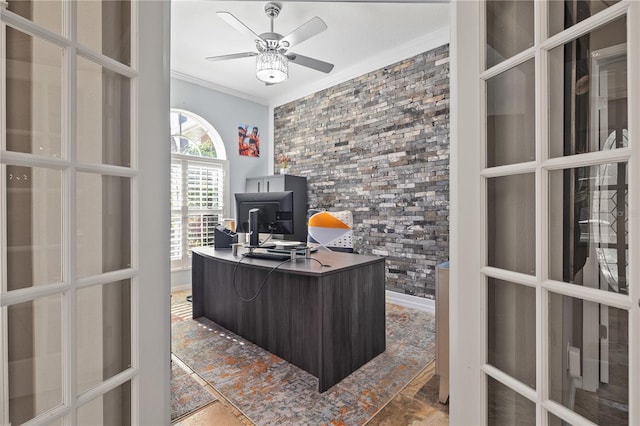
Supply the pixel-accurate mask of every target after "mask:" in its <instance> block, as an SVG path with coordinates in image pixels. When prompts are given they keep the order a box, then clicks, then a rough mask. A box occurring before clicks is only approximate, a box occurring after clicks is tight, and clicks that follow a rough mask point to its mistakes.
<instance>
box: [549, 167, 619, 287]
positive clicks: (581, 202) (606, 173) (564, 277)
mask: <svg viewBox="0 0 640 426" xmlns="http://www.w3.org/2000/svg"><path fill="white" fill-rule="evenodd" d="M628 205H629V200H628V182H627V163H607V164H602V165H598V166H590V167H578V168H575V169H567V170H556V171H552V172H550V173H549V244H550V247H549V277H550V278H551V279H553V280H558V281H564V282H568V283H572V284H578V285H583V286H586V287H592V288H599V289H601V290H606V291H611V292H616V293H623V294H627V292H628V290H627V288H628V276H629V249H628V245H629V208H628Z"/></svg>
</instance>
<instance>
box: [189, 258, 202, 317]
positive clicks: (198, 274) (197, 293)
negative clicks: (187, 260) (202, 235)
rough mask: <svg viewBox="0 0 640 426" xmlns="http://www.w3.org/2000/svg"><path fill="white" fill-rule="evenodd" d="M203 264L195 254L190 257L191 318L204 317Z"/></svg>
mask: <svg viewBox="0 0 640 426" xmlns="http://www.w3.org/2000/svg"><path fill="white" fill-rule="evenodd" d="M204 264H205V258H204V257H203V256H201V255H199V254H197V253H193V255H192V257H191V308H192V310H193V318H198V317H201V316H202V315H204V303H203V300H204V298H203V292H204V286H203V283H204Z"/></svg>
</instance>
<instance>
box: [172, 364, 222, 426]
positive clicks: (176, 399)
mask: <svg viewBox="0 0 640 426" xmlns="http://www.w3.org/2000/svg"><path fill="white" fill-rule="evenodd" d="M215 400H216V398H215V397H214V396H213V395H211V394H210V393H209V392H207V391H206V390H205V389H204V387H202V386H201V385H200V384H199V383H198V382H196V381H195V380H194V379H193V378H192V377H191V374H189V372H187V371H185V370H184V369H183V368H182V367H180V366H179V365H177V363H175V362H172V363H171V421H174V420H178V419H180V418H181V417H184V416H185V415H187V414H189V413H191V412H193V411H196V410H198V409H200V408H202V407H204V406H205V405H208V404H210V403H212V402H213V401H215Z"/></svg>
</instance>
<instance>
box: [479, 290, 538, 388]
mask: <svg viewBox="0 0 640 426" xmlns="http://www.w3.org/2000/svg"><path fill="white" fill-rule="evenodd" d="M487 292H488V294H487V307H488V309H487V316H488V318H487V325H488V326H487V330H488V354H487V356H488V363H489V364H491V365H493V366H494V367H496V368H499V369H500V370H502V371H504V372H505V373H507V374H509V375H511V376H513V377H514V378H516V379H518V380H520V381H521V382H522V383H524V384H526V385H529V386H531V387H532V388H534V389H535V387H536V291H535V289H534V288H532V287H527V286H523V285H518V284H514V283H510V282H507V281H502V280H497V279H494V278H489V280H488V286H487Z"/></svg>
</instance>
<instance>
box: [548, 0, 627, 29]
mask: <svg viewBox="0 0 640 426" xmlns="http://www.w3.org/2000/svg"><path fill="white" fill-rule="evenodd" d="M619 1H620V0H606V1H603V0H550V1H549V35H550V36H552V35H555V34H557V33H559V32H560V31H562V30H565V29H567V28H569V27H572V26H573V25H575V24H577V23H578V22H581V21H584V20H585V19H587V18H588V17H590V16H593V15H595V14H596V13H598V12H601V11H603V10H604V9H606V8H607V7H610V6H612V5H614V4H616V3H618V2H619Z"/></svg>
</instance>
